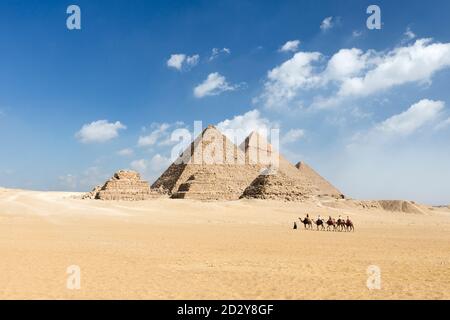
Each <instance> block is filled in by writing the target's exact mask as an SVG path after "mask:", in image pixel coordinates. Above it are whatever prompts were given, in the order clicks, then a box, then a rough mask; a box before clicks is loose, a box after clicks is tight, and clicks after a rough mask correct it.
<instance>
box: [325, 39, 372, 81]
mask: <svg viewBox="0 0 450 320" xmlns="http://www.w3.org/2000/svg"><path fill="white" fill-rule="evenodd" d="M368 60H369V54H364V53H363V51H362V50H360V49H356V48H353V49H341V50H339V51H338V52H337V53H336V54H334V55H333V56H332V57H331V59H330V60H329V61H328V64H327V68H326V70H325V71H324V73H323V75H322V77H323V78H324V80H325V83H326V81H329V80H338V81H342V80H343V79H347V78H349V77H351V76H355V75H358V74H359V73H360V72H361V71H362V70H363V69H365V68H366V67H367V64H368Z"/></svg>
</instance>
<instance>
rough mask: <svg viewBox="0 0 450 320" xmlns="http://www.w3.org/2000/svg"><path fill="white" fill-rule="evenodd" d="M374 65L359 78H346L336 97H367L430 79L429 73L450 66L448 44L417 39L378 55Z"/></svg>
mask: <svg viewBox="0 0 450 320" xmlns="http://www.w3.org/2000/svg"><path fill="white" fill-rule="evenodd" d="M374 62H375V67H374V68H373V69H371V70H369V71H368V72H367V73H366V74H365V75H363V76H361V77H353V78H349V79H345V81H344V82H343V83H342V86H341V87H340V89H339V92H338V96H341V97H346V96H367V95H370V94H373V93H376V92H379V91H383V90H386V89H389V88H392V87H394V86H399V85H403V84H406V83H411V82H426V81H428V82H429V81H431V80H430V79H431V76H432V75H433V74H434V73H435V72H437V71H438V70H441V69H443V68H446V67H449V66H450V43H445V44H444V43H431V40H430V39H420V40H417V41H416V42H415V43H414V44H413V45H411V46H407V47H399V48H396V49H394V50H392V51H390V52H388V53H387V54H385V55H381V56H379V57H378V58H377V60H376V61H374Z"/></svg>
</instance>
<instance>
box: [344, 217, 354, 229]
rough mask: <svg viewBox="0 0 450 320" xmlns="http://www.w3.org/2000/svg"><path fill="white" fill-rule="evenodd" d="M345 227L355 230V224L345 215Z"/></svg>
mask: <svg viewBox="0 0 450 320" xmlns="http://www.w3.org/2000/svg"><path fill="white" fill-rule="evenodd" d="M345 228H346V230H347V231H353V232H355V226H354V225H353V222H352V221H351V220H350V219H349V217H347V221H345Z"/></svg>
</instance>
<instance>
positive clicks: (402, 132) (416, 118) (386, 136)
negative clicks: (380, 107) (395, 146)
mask: <svg viewBox="0 0 450 320" xmlns="http://www.w3.org/2000/svg"><path fill="white" fill-rule="evenodd" d="M444 108H445V103H444V102H443V101H434V100H429V99H423V100H420V101H419V102H417V103H414V104H413V105H411V106H410V107H409V108H408V109H407V110H405V111H404V112H402V113H399V114H396V115H393V116H391V117H389V118H388V119H386V120H384V121H383V122H380V123H377V124H375V125H374V126H373V127H372V128H371V129H369V130H368V131H366V132H359V133H357V134H355V136H354V137H353V138H352V142H351V143H350V145H348V148H355V147H360V146H369V145H380V144H381V145H383V144H385V143H386V142H389V141H391V140H392V141H395V140H396V139H398V138H401V137H407V136H410V135H412V134H414V133H417V132H418V131H419V130H420V129H423V128H425V127H427V126H428V127H430V126H433V125H434V124H435V123H436V122H438V121H439V119H440V118H441V116H442V111H443V109H444Z"/></svg>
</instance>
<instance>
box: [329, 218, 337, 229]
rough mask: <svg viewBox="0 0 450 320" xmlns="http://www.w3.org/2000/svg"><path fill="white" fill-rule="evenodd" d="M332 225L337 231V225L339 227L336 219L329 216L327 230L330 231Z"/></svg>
mask: <svg viewBox="0 0 450 320" xmlns="http://www.w3.org/2000/svg"><path fill="white" fill-rule="evenodd" d="M331 227H333V231H336V227H337V225H336V220H334V219H333V218H331V217H328V220H327V231H330V230H331Z"/></svg>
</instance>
